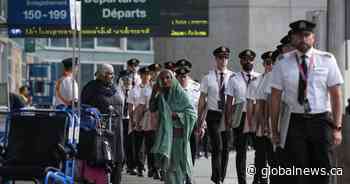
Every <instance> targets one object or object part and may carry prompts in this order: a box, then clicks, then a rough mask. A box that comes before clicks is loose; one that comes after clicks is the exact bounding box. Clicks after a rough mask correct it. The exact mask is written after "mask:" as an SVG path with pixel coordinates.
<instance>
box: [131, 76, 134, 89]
mask: <svg viewBox="0 0 350 184" xmlns="http://www.w3.org/2000/svg"><path fill="white" fill-rule="evenodd" d="M131 85H132V87H134V86H135V74H134V73H133V74H132V83H131Z"/></svg>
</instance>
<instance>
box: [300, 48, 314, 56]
mask: <svg viewBox="0 0 350 184" xmlns="http://www.w3.org/2000/svg"><path fill="white" fill-rule="evenodd" d="M313 52H314V48H313V47H311V48H310V49H309V50H308V51H307V52H306V53H302V52H300V51H299V50H297V55H298V57H299V58H300V57H301V56H302V55H306V56H307V58H310V57H311V56H312V53H313Z"/></svg>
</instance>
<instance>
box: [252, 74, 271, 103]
mask: <svg viewBox="0 0 350 184" xmlns="http://www.w3.org/2000/svg"><path fill="white" fill-rule="evenodd" d="M271 76H272V73H271V72H269V73H265V74H263V75H261V79H260V81H259V84H258V88H257V90H256V96H255V97H256V100H267V97H268V95H269V94H271V86H270V85H271V84H270V81H271Z"/></svg>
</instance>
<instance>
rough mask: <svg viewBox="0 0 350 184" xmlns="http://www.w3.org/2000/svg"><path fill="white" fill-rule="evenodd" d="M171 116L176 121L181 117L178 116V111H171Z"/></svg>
mask: <svg viewBox="0 0 350 184" xmlns="http://www.w3.org/2000/svg"><path fill="white" fill-rule="evenodd" d="M171 118H172V119H173V120H174V121H175V120H177V119H178V118H179V117H178V116H177V113H176V112H172V113H171Z"/></svg>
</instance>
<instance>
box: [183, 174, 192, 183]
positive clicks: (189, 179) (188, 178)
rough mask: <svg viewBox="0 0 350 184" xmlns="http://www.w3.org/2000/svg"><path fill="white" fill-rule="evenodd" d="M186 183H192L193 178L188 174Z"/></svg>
mask: <svg viewBox="0 0 350 184" xmlns="http://www.w3.org/2000/svg"><path fill="white" fill-rule="evenodd" d="M185 184H192V181H191V178H190V177H189V176H186V182H185Z"/></svg>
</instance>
